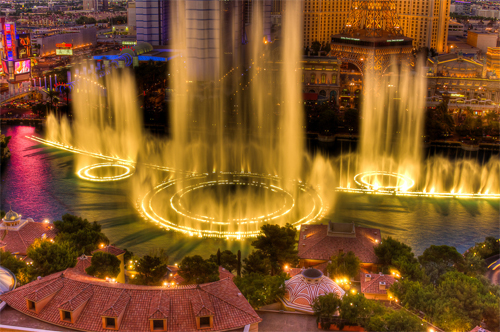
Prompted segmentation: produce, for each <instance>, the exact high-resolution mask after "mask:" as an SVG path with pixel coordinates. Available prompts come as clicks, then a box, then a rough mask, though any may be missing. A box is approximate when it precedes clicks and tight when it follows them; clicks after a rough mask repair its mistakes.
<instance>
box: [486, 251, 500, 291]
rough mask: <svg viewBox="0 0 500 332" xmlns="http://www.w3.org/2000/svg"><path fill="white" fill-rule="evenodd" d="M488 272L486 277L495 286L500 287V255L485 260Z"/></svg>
mask: <svg viewBox="0 0 500 332" xmlns="http://www.w3.org/2000/svg"><path fill="white" fill-rule="evenodd" d="M485 262H486V266H487V267H488V271H486V274H485V276H486V277H487V278H488V279H490V281H491V282H492V283H494V284H495V285H500V255H495V256H492V257H490V258H487V259H485Z"/></svg>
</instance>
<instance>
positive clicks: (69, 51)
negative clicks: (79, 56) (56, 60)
mask: <svg viewBox="0 0 500 332" xmlns="http://www.w3.org/2000/svg"><path fill="white" fill-rule="evenodd" d="M56 55H73V50H72V49H70V48H56Z"/></svg>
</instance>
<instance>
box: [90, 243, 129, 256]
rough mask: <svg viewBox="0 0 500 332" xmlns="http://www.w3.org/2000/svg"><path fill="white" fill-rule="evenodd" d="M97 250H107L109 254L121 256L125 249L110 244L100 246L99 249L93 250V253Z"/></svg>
mask: <svg viewBox="0 0 500 332" xmlns="http://www.w3.org/2000/svg"><path fill="white" fill-rule="evenodd" d="M96 252H107V253H108V254H111V255H115V256H119V255H121V254H124V253H125V250H123V249H120V248H117V247H115V246H112V245H109V246H105V247H102V248H99V249H97V250H94V251H92V254H94V253H96Z"/></svg>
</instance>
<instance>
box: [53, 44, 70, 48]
mask: <svg viewBox="0 0 500 332" xmlns="http://www.w3.org/2000/svg"><path fill="white" fill-rule="evenodd" d="M56 47H59V48H72V47H73V44H68V43H59V44H56Z"/></svg>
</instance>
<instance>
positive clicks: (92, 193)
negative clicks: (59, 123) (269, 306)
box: [1, 126, 500, 263]
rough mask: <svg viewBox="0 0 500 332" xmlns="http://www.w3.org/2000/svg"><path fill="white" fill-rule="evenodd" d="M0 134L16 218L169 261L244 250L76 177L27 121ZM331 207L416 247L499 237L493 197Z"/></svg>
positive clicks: (371, 199) (347, 198)
mask: <svg viewBox="0 0 500 332" xmlns="http://www.w3.org/2000/svg"><path fill="white" fill-rule="evenodd" d="M2 133H3V134H5V135H7V136H12V139H11V140H10V143H9V148H10V150H11V153H12V157H11V158H10V160H8V161H7V162H6V163H5V165H3V167H2V173H1V176H2V182H1V184H2V186H1V208H2V209H3V210H4V211H6V210H8V209H9V204H11V205H12V209H13V210H14V211H16V212H18V213H20V214H22V215H23V218H24V217H31V218H33V219H34V220H36V221H41V220H43V219H45V218H47V219H49V220H51V221H53V220H57V219H60V218H61V216H62V215H63V214H65V213H71V214H75V215H79V216H81V217H83V218H86V219H88V220H89V221H94V220H96V221H98V222H99V223H101V225H102V228H103V232H104V233H105V234H106V235H107V236H108V238H109V239H110V241H111V243H113V244H115V245H117V246H119V247H121V248H127V249H128V250H131V251H133V252H134V253H135V254H138V255H144V254H147V253H148V252H149V250H151V249H152V248H154V247H163V248H165V249H166V250H167V252H168V254H169V255H170V262H171V263H175V262H180V260H181V259H182V258H183V257H184V256H186V255H194V254H199V255H202V256H203V257H208V256H209V255H210V254H215V253H216V252H217V249H218V248H220V249H221V250H224V249H230V250H233V251H234V252H236V251H237V250H238V249H241V251H242V255H243V256H246V255H247V254H248V253H249V251H250V250H251V246H250V242H251V241H248V240H247V241H225V240H213V239H199V238H193V237H186V236H184V235H182V234H179V233H176V232H171V231H166V230H163V229H159V228H158V227H156V226H155V225H153V224H151V223H149V222H146V221H144V220H143V219H142V218H141V217H140V216H139V215H138V214H137V213H136V210H135V208H134V206H133V204H132V203H133V202H132V199H131V198H129V197H127V195H126V190H127V184H126V182H125V181H126V180H125V181H123V182H111V183H94V182H88V181H84V180H81V179H79V178H78V177H77V176H76V175H75V170H74V167H73V156H72V154H71V153H69V152H64V151H60V150H57V149H54V148H47V147H46V146H44V145H41V144H38V143H37V142H34V141H32V140H30V139H27V138H26V137H25V136H27V135H32V134H35V129H34V128H33V127H23V126H15V127H2ZM333 206H334V207H333V208H332V209H331V211H330V212H329V215H327V218H326V219H332V220H337V221H354V222H355V223H356V224H357V225H359V226H366V227H374V228H378V229H380V230H381V232H382V236H393V237H395V238H397V239H399V240H401V241H403V242H405V243H407V244H408V245H410V246H411V247H413V249H414V251H415V253H416V254H421V253H422V251H423V250H424V249H425V248H427V247H428V246H430V245H432V244H447V245H451V246H455V247H456V248H457V249H458V250H459V251H460V252H464V251H465V250H467V249H468V248H469V247H471V246H473V245H474V243H475V242H481V241H483V240H484V238H485V237H486V236H496V237H498V236H499V230H500V228H499V227H500V226H499V220H500V201H499V200H469V199H443V198H436V199H432V198H405V197H392V196H386V197H375V196H371V195H353V194H339V195H338V197H337V200H336V202H335V204H333ZM322 222H323V223H326V222H327V220H323V221H322ZM319 223H321V221H320V222H319Z"/></svg>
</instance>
